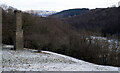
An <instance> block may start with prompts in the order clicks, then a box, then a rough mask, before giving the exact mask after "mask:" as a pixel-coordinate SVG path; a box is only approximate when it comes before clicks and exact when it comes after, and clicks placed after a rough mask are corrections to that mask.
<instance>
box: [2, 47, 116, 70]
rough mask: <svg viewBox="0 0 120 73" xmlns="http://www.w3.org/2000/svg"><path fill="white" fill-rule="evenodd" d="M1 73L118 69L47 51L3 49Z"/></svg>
mask: <svg viewBox="0 0 120 73" xmlns="http://www.w3.org/2000/svg"><path fill="white" fill-rule="evenodd" d="M3 71H118V68H117V67H111V66H102V65H95V64H92V63H88V62H85V61H82V60H78V59H75V58H72V57H68V56H65V55H61V54H57V53H53V52H49V51H42V52H41V53H36V52H34V51H33V50H28V49H24V50H23V51H13V50H9V49H3Z"/></svg>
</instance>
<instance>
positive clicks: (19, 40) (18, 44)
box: [14, 10, 24, 50]
mask: <svg viewBox="0 0 120 73" xmlns="http://www.w3.org/2000/svg"><path fill="white" fill-rule="evenodd" d="M15 16H16V29H15V43H14V45H15V47H14V50H22V49H23V48H24V44H23V28H22V27H23V26H22V12H21V11H20V10H15Z"/></svg>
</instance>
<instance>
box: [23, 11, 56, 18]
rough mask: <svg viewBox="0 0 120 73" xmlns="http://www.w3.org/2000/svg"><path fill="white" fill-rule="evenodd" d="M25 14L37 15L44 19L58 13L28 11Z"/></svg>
mask: <svg viewBox="0 0 120 73" xmlns="http://www.w3.org/2000/svg"><path fill="white" fill-rule="evenodd" d="M25 12H28V13H30V14H37V15H39V16H42V17H47V16H49V15H52V14H55V13H56V11H47V10H26V11H25Z"/></svg>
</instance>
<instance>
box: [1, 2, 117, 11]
mask: <svg viewBox="0 0 120 73" xmlns="http://www.w3.org/2000/svg"><path fill="white" fill-rule="evenodd" d="M118 1H119V0H0V4H6V5H8V6H12V7H15V8H17V9H20V10H31V9H32V10H50V11H51V10H52V11H62V10H66V9H73V8H90V9H94V8H106V7H110V6H112V5H116V6H117V5H118Z"/></svg>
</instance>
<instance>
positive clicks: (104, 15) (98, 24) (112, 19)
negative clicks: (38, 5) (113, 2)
mask: <svg viewBox="0 0 120 73" xmlns="http://www.w3.org/2000/svg"><path fill="white" fill-rule="evenodd" d="M63 12H64V11H63ZM68 12H71V10H68ZM68 14H69V13H68ZM61 15H62V16H64V15H66V14H64V13H57V15H54V17H56V18H59V19H61V17H60V16H61ZM62 21H64V22H66V23H68V24H70V25H72V26H73V27H75V28H76V29H78V31H79V32H80V33H82V34H85V33H86V34H90V35H91V34H93V33H94V34H97V35H98V34H99V35H100V36H104V37H106V36H109V37H110V36H116V37H117V38H118V39H120V38H119V37H120V7H112V8H96V9H92V10H88V11H85V12H82V13H80V14H78V15H76V16H71V17H62ZM83 32H84V33H83Z"/></svg>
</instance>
